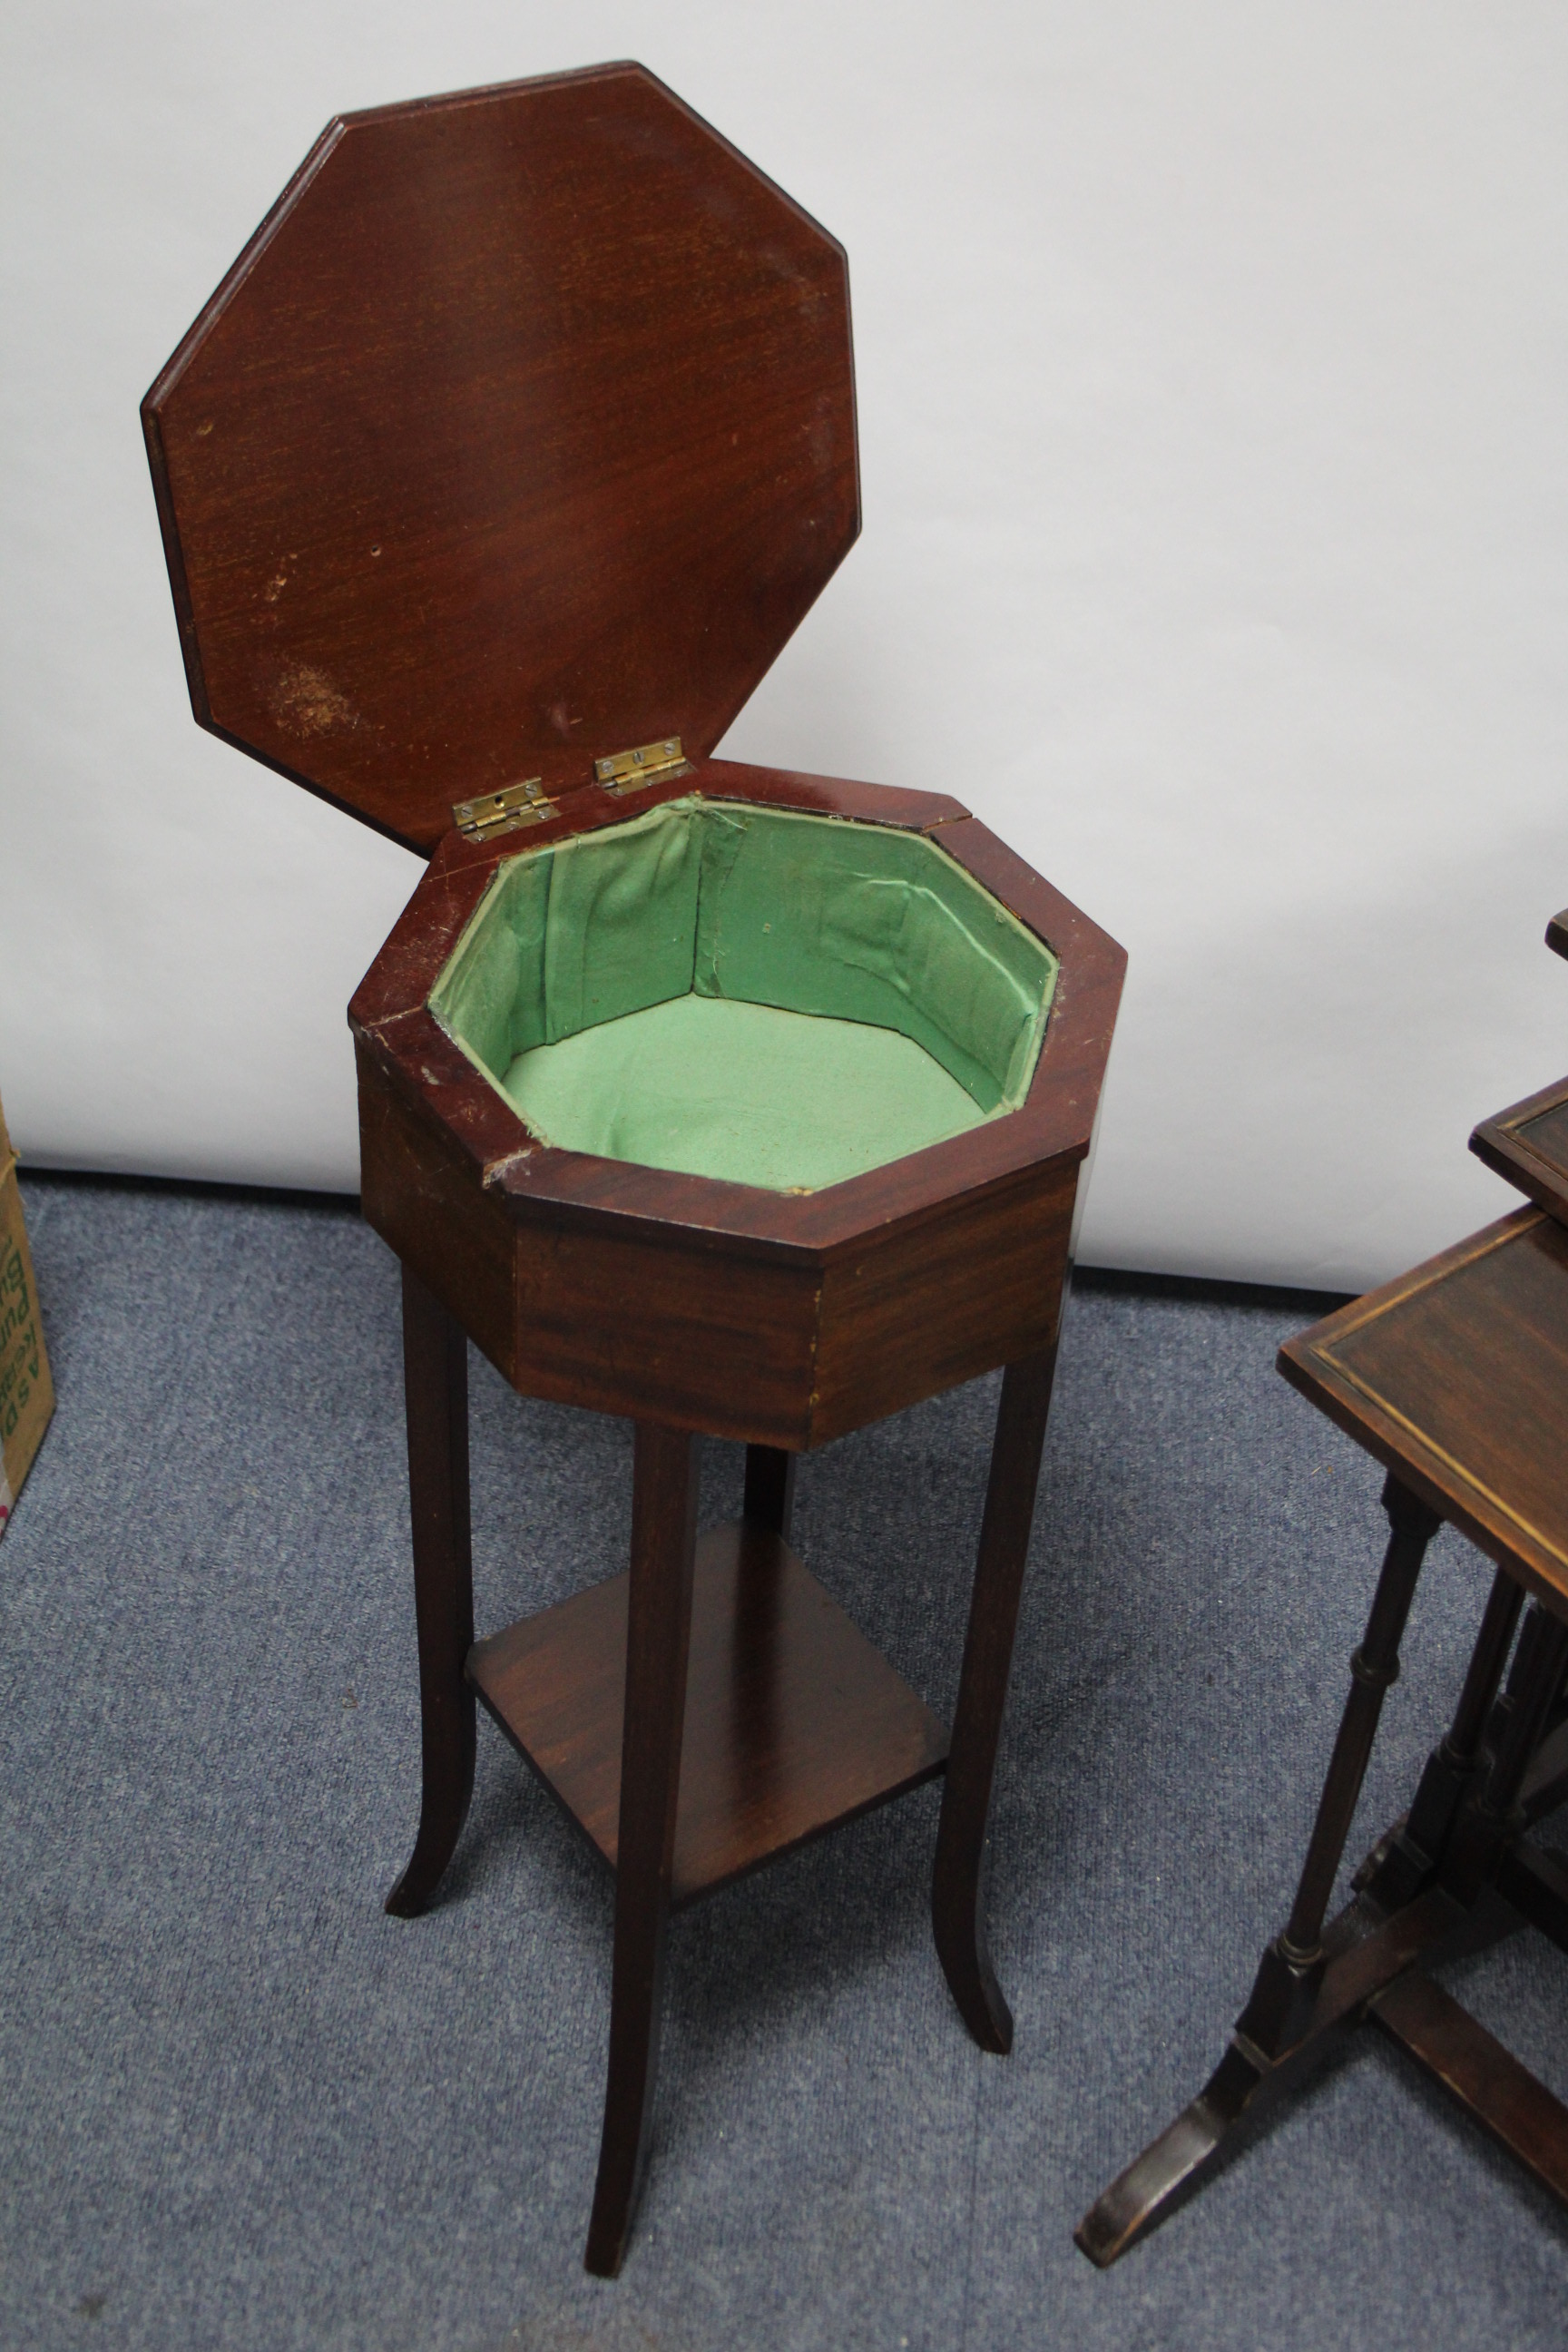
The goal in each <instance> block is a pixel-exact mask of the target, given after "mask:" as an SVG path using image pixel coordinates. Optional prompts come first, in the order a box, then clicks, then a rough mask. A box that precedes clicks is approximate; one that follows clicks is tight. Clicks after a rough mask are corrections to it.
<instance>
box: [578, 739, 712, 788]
mask: <svg viewBox="0 0 1568 2352" xmlns="http://www.w3.org/2000/svg"><path fill="white" fill-rule="evenodd" d="M594 773H595V776H596V777H597V778H598V780H599V782H600V783H602V784H604V785H605V787H606V788H607V789H608V790H609V791H610V792H612V793H638V792H641V790H642V788H643V786H644V785H645V784H653V783H663V782H665V781H666V780H667V779H668V777H670V776H689V774H690V773H691V762H690V761H689V759H688V758H687V756H686V754H685V752H684V751H682V750H681V748H680V738H679V735H666V736H664V737H663V738H662V740H660V741H658V743H639V744H638V746H637V750H636V751H613V752H612V753H611V755H610V757H609V758H608V759H607V760H595V762H594Z"/></svg>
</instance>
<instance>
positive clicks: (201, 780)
mask: <svg viewBox="0 0 1568 2352" xmlns="http://www.w3.org/2000/svg"><path fill="white" fill-rule="evenodd" d="M4 40H5V71H4V98H3V100H0V105H3V109H4V156H3V165H0V168H3V171H4V175H5V187H4V194H5V214H6V220H7V227H6V233H5V247H4V261H3V272H4V276H3V284H0V301H3V305H4V308H3V313H0V315H3V316H4V318H5V326H6V331H5V365H4V370H3V372H0V404H3V409H4V416H5V493H4V495H5V532H6V536H5V566H4V575H3V582H0V646H3V648H4V660H5V673H4V680H3V690H0V726H3V729H4V741H3V746H0V753H3V761H4V764H3V768H0V1092H3V1093H4V1097H5V1107H6V1111H7V1115H8V1117H9V1119H10V1122H11V1125H12V1128H13V1130H14V1133H15V1135H16V1139H17V1141H18V1144H19V1146H20V1148H21V1149H22V1150H23V1152H24V1155H25V1156H26V1158H28V1159H30V1160H33V1161H34V1162H35V1163H37V1164H41V1165H55V1166H61V1167H69V1168H84V1169H112V1170H121V1171H138V1172H142V1173H150V1174H163V1175H178V1176H189V1177H205V1178H219V1179H237V1180H245V1181H258V1182H263V1183H276V1184H288V1185H302V1186H313V1187H327V1188H340V1189H352V1188H353V1186H354V1184H355V1182H356V1174H357V1157H356V1147H355V1133H354V1110H353V1066H352V1056H351V1054H350V1050H349V1043H348V1036H347V1032H346V1029H345V1027H344V1023H343V1007H344V1004H345V1003H346V1001H347V998H348V996H349V994H350V992H351V990H352V988H353V984H354V982H356V981H357V979H358V978H359V976H360V973H361V972H362V971H363V969H364V967H365V966H366V965H367V964H368V963H369V961H371V958H372V957H373V955H374V952H375V950H376V948H377V947H378V945H379V944H380V942H381V940H382V939H383V937H384V934H385V933H386V931H387V930H388V929H389V928H390V926H391V924H392V921H393V919H394V918H395V915H396V913H397V910H398V908H399V907H400V906H401V905H402V903H403V901H404V899H405V898H406V896H407V894H408V892H409V890H410V888H411V887H412V885H413V883H414V880H415V878H416V872H417V866H416V861H415V860H414V859H413V858H412V857H410V856H406V855H405V854H404V853H403V852H401V851H399V850H397V849H395V848H393V847H391V846H389V845H387V844H386V843H384V842H383V841H380V840H379V839H377V838H376V837H375V836H374V835H371V834H369V833H368V832H366V831H364V830H363V828H361V827H358V826H356V825H354V824H352V823H350V822H348V821H347V820H345V819H343V818H342V817H341V816H339V815H337V814H335V813H333V812H332V811H331V810H329V809H327V808H325V807H324V806H322V805H321V804H320V803H316V802H314V801H313V800H311V799H310V796H309V795H308V794H306V793H300V792H299V791H297V790H295V789H293V788H291V787H290V786H289V785H288V784H286V783H285V782H282V781H281V780H279V778H277V777H275V776H273V775H271V774H269V773H268V772H267V771H265V770H264V769H262V768H260V767H258V766H257V765H256V764H254V763H253V762H250V761H246V760H245V759H244V758H242V757H241V756H240V755H239V754H237V753H236V752H234V751H229V750H228V749H226V747H225V746H223V745H222V744H219V743H217V742H216V741H215V740H212V739H211V738H209V737H206V736H205V735H203V734H201V733H200V732H199V731H198V730H196V729H195V726H194V725H193V724H192V721H191V719H190V716H189V711H188V706H187V703H186V700H185V693H184V679H183V676H182V672H181V667H180V660H179V655H178V648H177V644H176V638H175V632H174V621H173V617H172V613H171V609H170V604H169V594H168V589H167V585H166V582H165V578H164V573H163V558H162V554H161V551H160V549H159V543H158V534H157V529H156V524H155V520H154V516H153V501H152V495H151V491H150V489H149V487H148V482H147V476H146V467H145V463H144V459H143V456H142V445H141V438H140V432H139V428H138V422H137V414H136V409H137V402H138V399H139V397H140V395H141V394H142V392H143V391H144V389H145V388H146V386H147V384H148V383H149V382H150V381H151V380H152V378H153V374H154V373H156V371H157V369H158V367H159V366H160V365H161V364H162V362H163V360H164V359H165V357H166V356H167V355H168V353H169V352H170V351H171V350H172V349H173V347H174V343H175V342H176V341H177V340H178V339H179V337H180V335H181V334H182V333H183V331H184V328H185V327H186V325H187V324H188V323H189V321H190V320H191V319H192V318H193V317H194V316H195V312H196V311H197V310H198V309H199V308H200V306H201V304H202V302H203V301H204V300H205V298H206V296H207V294H208V293H209V292H210V291H211V289H212V288H213V286H214V285H215V284H216V281H217V279H218V278H219V277H220V276H221V275H222V273H223V271H224V270H225V269H226V267H227V265H228V263H229V262H230V261H231V260H232V258H233V257H234V256H235V254H236V253H237V251H238V249H239V247H241V245H242V244H243V243H244V242H245V239H246V238H247V236H248V235H249V232H250V230H251V229H252V227H253V226H255V224H256V223H257V221H258V219H259V218H260V216H261V215H262V214H263V213H264V212H265V210H266V209H267V207H268V205H269V204H270V203H271V201H272V199H273V197H274V196H275V195H276V194H277V192H278V190H279V188H280V187H281V186H282V184H283V183H284V181H285V180H286V179H287V178H288V176H289V173H290V172H291V171H292V170H293V168H294V166H295V164H296V163H298V162H299V160H300V157H301V156H302V155H303V153H304V152H305V151H306V149H307V147H308V146H309V145H310V142H311V140H312V139H313V138H314V136H315V134H316V132H317V131H319V130H320V129H321V125H322V123H323V122H324V121H326V120H327V119H328V117H329V116H330V115H331V114H332V113H333V112H334V111H337V110H340V109H343V108H351V107H360V106H368V105H373V104H377V103H380V102H382V101H384V100H392V99H398V98H405V97H412V96H416V95H420V94H423V93H425V92H427V91H433V90H439V89H454V88H460V87H463V86H465V85H468V84H474V83H480V82H485V81H491V80H501V79H510V78H513V77H516V76H519V75H523V74H529V73H534V72H544V71H548V70H552V69H554V68H560V67H563V66H570V65H577V64H584V63H587V62H590V61H593V60H595V59H597V58H610V57H617V56H635V57H639V58H642V59H643V60H644V61H645V62H646V63H647V64H648V65H649V66H651V67H652V68H654V70H655V71H656V72H658V73H659V74H661V75H662V76H663V77H664V78H665V79H667V80H668V82H670V83H671V84H672V85H673V86H674V88H675V89H677V90H679V92H680V94H681V95H682V96H683V97H685V98H686V99H688V100H689V101H690V102H691V103H692V104H693V105H694V106H696V107H697V108H698V109H699V110H700V111H701V112H702V113H704V114H706V115H707V116H708V117H709V118H710V120H711V121H713V122H715V123H716V124H717V125H718V126H719V127H720V128H721V129H722V130H723V131H725V132H726V133H727V134H728V135H729V136H730V137H731V138H732V139H733V140H734V141H735V142H737V144H738V145H740V146H741V147H742V149H743V150H744V151H745V152H747V153H749V154H750V155H752V157H753V158H754V159H755V161H756V162H757V163H760V164H761V165H762V166H763V169H764V170H766V171H768V172H770V173H773V176H774V177H775V178H777V179H778V180H779V181H780V182H781V183H782V184H783V185H784V187H785V188H786V189H788V190H789V191H790V193H791V194H793V195H795V196H796V197H797V198H798V199H799V200H800V201H801V202H802V203H804V204H805V205H806V206H807V207H808V208H809V209H810V210H811V211H812V212H814V213H815V214H816V215H817V216H818V218H819V219H821V220H823V221H824V222H825V223H826V225H827V226H829V227H830V228H832V229H833V230H834V232H835V233H836V234H837V236H840V237H841V238H842V239H843V240H844V242H845V244H846V245H847V247H848V250H849V255H850V263H851V284H852V289H853V299H854V303H855V326H856V341H857V357H858V378H859V396H860V417H861V434H862V458H863V467H864V490H865V514H866V530H865V535H864V537H863V539H862V541H861V543H860V545H859V546H858V548H857V549H856V551H854V553H853V554H852V555H851V556H850V558H849V560H848V562H847V565H846V566H845V568H844V570H843V571H842V572H840V573H839V575H838V577H837V580H836V581H835V582H834V583H832V584H831V586H830V587H829V588H828V590H827V592H826V595H825V596H824V597H823V599H822V601H821V603H820V604H818V605H817V607H816V610H815V612H814V613H813V614H811V616H810V618H809V619H808V620H807V622H806V623H805V626H804V627H803V628H802V629H801V631H800V632H799V634H798V635H797V636H796V637H795V640H794V642H793V643H792V644H791V645H790V646H788V647H787V648H786V650H785V652H784V655H783V656H782V658H781V659H780V661H779V663H778V665H777V667H776V668H775V670H774V671H773V675H772V676H771V677H770V678H769V679H768V680H767V681H766V682H765V684H764V685H763V688H762V689H761V690H760V691H759V693H758V694H757V696H756V697H755V699H754V701H753V703H752V706H751V707H750V708H749V709H748V710H747V711H746V712H745V713H744V714H743V715H742V719H740V721H739V722H738V724H737V725H736V727H735V728H734V729H733V730H732V731H731V735H730V737H729V739H728V742H727V745H726V747H725V748H726V749H727V750H728V751H731V753H733V754H734V755H735V756H737V757H740V758H753V759H760V760H766V761H776V762H778V763H780V764H785V765H794V766H800V767H805V768H816V769H820V770H823V771H826V772H833V773H837V774H846V775H860V776H867V777H871V778H874V779H878V780H880V781H883V782H903V783H910V784H914V785H919V786H921V787H923V788H926V789H931V790H951V791H952V792H955V793H958V794H959V795H960V796H961V797H962V798H963V799H964V800H965V801H966V802H967V803H968V804H969V805H970V806H971V807H972V808H973V810H974V811H975V813H976V814H979V815H981V816H983V817H984V819H985V820H986V821H987V823H989V824H992V825H993V826H994V828H995V829H996V830H997V831H998V832H1000V833H1001V834H1002V835H1004V836H1005V838H1006V839H1007V840H1008V841H1009V842H1011V843H1012V844H1013V845H1015V846H1016V848H1018V849H1019V850H1020V851H1021V852H1022V853H1023V854H1024V855H1025V856H1026V857H1027V858H1028V859H1029V860H1030V861H1031V862H1032V863H1033V864H1034V865H1035V866H1037V867H1038V868H1039V869H1040V870H1041V871H1042V872H1043V873H1045V874H1047V875H1048V876H1049V877H1050V878H1051V879H1052V880H1053V881H1054V882H1055V883H1056V884H1057V885H1058V887H1060V888H1062V889H1063V890H1065V891H1066V892H1067V893H1068V895H1069V897H1071V898H1075V899H1077V900H1078V901H1079V903H1080V904H1081V905H1083V906H1084V907H1085V908H1088V909H1089V912H1090V913H1092V914H1093V915H1094V916H1095V917H1096V919H1098V920H1100V922H1102V923H1103V924H1104V925H1105V926H1106V928H1107V929H1110V931H1112V932H1113V933H1115V935H1116V936H1117V937H1118V938H1120V939H1121V940H1122V941H1123V942H1124V944H1125V945H1126V946H1127V948H1128V950H1130V953H1131V972H1130V978H1129V985H1128V992H1127V995H1126V999H1125V1004H1124V1011H1123V1014H1122V1020H1121V1031H1120V1034H1119V1038H1118V1043H1117V1046H1116V1051H1115V1055H1114V1057H1113V1061H1112V1065H1111V1072H1110V1087H1109V1092H1108V1097H1107V1102H1106V1108H1105V1115H1104V1119H1103V1125H1102V1130H1101V1137H1100V1151H1099V1158H1098V1162H1097V1166H1096V1170H1095V1174H1094V1183H1093V1192H1092V1196H1091V1200H1090V1203H1089V1214H1088V1218H1087V1221H1086V1225H1085V1231H1084V1237H1083V1255H1084V1256H1085V1258H1086V1259H1087V1260H1089V1262H1091V1263H1100V1264H1105V1265H1127V1266H1135V1267H1142V1268H1149V1269H1163V1270H1166V1271H1171V1272H1177V1273H1198V1274H1213V1275H1220V1276H1236V1277H1241V1278H1250V1279H1258V1280H1268V1281H1281V1282H1301V1283H1313V1284H1323V1285H1343V1286H1362V1285H1364V1284H1366V1283H1368V1282H1371V1281H1373V1280H1375V1279H1379V1278H1381V1277H1383V1276H1386V1275H1388V1274H1390V1273H1392V1272H1393V1271H1394V1270H1395V1269H1397V1268H1398V1267H1400V1266H1402V1265H1405V1264H1407V1263H1409V1262H1410V1261H1412V1260H1413V1259H1415V1258H1416V1257H1418V1256H1420V1255H1423V1254H1425V1253H1426V1252H1428V1251H1430V1250H1433V1249H1435V1248H1437V1247H1438V1246H1440V1245H1442V1244H1445V1243H1447V1241H1449V1240H1450V1239H1453V1238H1456V1237H1457V1236H1458V1235H1459V1234H1462V1233H1464V1232H1466V1231H1467V1230H1468V1229H1469V1228H1470V1227H1472V1226H1474V1225H1476V1224H1479V1223H1482V1222H1483V1221H1484V1220H1486V1219H1487V1218H1488V1217H1489V1216H1493V1215H1497V1214H1500V1213H1502V1212H1503V1211H1504V1210H1505V1209H1506V1208H1507V1207H1508V1206H1509V1205H1510V1197H1511V1196H1510V1194H1509V1193H1508V1192H1507V1191H1506V1189H1505V1188H1504V1187H1502V1186H1501V1185H1500V1184H1499V1183H1498V1182H1497V1181H1496V1180H1495V1179H1494V1178H1492V1177H1490V1176H1489V1175H1488V1174H1487V1173H1486V1172H1485V1171H1483V1170H1482V1169H1481V1168H1480V1167H1479V1165H1478V1164H1477V1163H1476V1162H1475V1161H1474V1160H1472V1159H1470V1158H1469V1156H1468V1154H1467V1152H1466V1150H1465V1140H1466V1137H1467V1135H1468V1130H1469V1128H1470V1126H1471V1125H1472V1123H1473V1122H1474V1120H1475V1119H1476V1118H1479V1116H1481V1115H1482V1114H1483V1113H1484V1112H1486V1111H1488V1110H1490V1109H1493V1108H1498V1107H1499V1106H1500V1105H1502V1104H1503V1103H1506V1102H1509V1101H1510V1100H1512V1099H1514V1098H1515V1097H1518V1096H1520V1095H1521V1094H1524V1093H1526V1092H1529V1091H1531V1089H1533V1088H1534V1087H1538V1086H1542V1085H1544V1084H1545V1083H1546V1082H1547V1081H1548V1080H1549V1079H1551V1078H1552V1077H1554V1076H1557V1075H1558V1074H1559V1073H1560V1072H1561V1070H1562V1068H1563V1060H1564V1048H1565V1045H1568V973H1565V972H1564V971H1563V968H1562V966H1561V965H1559V964H1556V963H1554V961H1552V958H1550V957H1549V956H1548V955H1547V954H1546V952H1545V950H1543V948H1542V945H1541V937H1542V928H1543V925H1544V921H1545V919H1546V917H1547V916H1548V915H1549V914H1550V913H1551V912H1552V909H1553V908H1556V907H1558V906H1560V905H1562V904H1563V903H1564V902H1565V901H1568V814H1565V796H1564V773H1565V768H1568V761H1565V758H1564V754H1565V751H1568V676H1565V670H1564V646H1565V642H1568V632H1565V628H1564V623H1565V619H1568V614H1565V612H1564V605H1565V603H1568V597H1565V594H1564V589H1565V584H1568V511H1565V509H1568V495H1565V493H1568V480H1565V475H1568V465H1565V457H1564V434H1563V422H1564V416H1563V381H1564V360H1565V358H1568V269H1565V268H1564V260H1565V257H1568V256H1565V245H1568V239H1565V236H1564V227H1565V215H1568V105H1565V99H1568V16H1565V15H1564V14H1563V11H1562V9H1561V8H1560V7H1558V6H1556V5H1552V0H1501V5H1497V6H1493V7H1489V8H1479V7H1475V6H1458V5H1443V0H1370V5H1367V0H1357V5H1346V0H1322V5H1317V6H1314V7H1312V8H1310V9H1301V8H1286V7H1276V6H1273V5H1265V6H1262V7H1259V6H1258V5H1251V0H1249V5H1224V0H1187V5H1184V6H1183V7H1181V8H1179V9H1178V8H1170V7H1166V6H1155V5H1124V0H1095V5H1092V6H1090V5H1087V0H1075V5H1061V4H1060V0H1027V5H1021V0H994V5H989V6H973V5H971V6H960V5H954V0H905V5H900V6H898V7H894V6H892V5H867V6H860V7H852V6H850V7H847V6H845V5H842V0H832V4H831V5H830V0H787V5H778V0H667V5H636V0H577V5H574V7H572V8H571V9H563V8H561V7H560V6H559V5H549V6H546V5H539V0H506V5H491V0H447V5H444V6H443V7H441V8H439V9H433V8H430V7H429V6H427V5H419V6H413V5H407V4H406V0H375V4H374V5H370V0H268V5H266V6H265V7H262V8H257V9H247V10H241V9H225V8H217V7H214V6H212V5H210V0H201V5H190V0H168V5H155V0H112V5H111V0H50V5H47V7H46V6H44V5H40V0H14V5H13V6H12V7H11V8H10V10H9V11H8V12H7V15H6V28H5V35H4Z"/></svg>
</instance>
